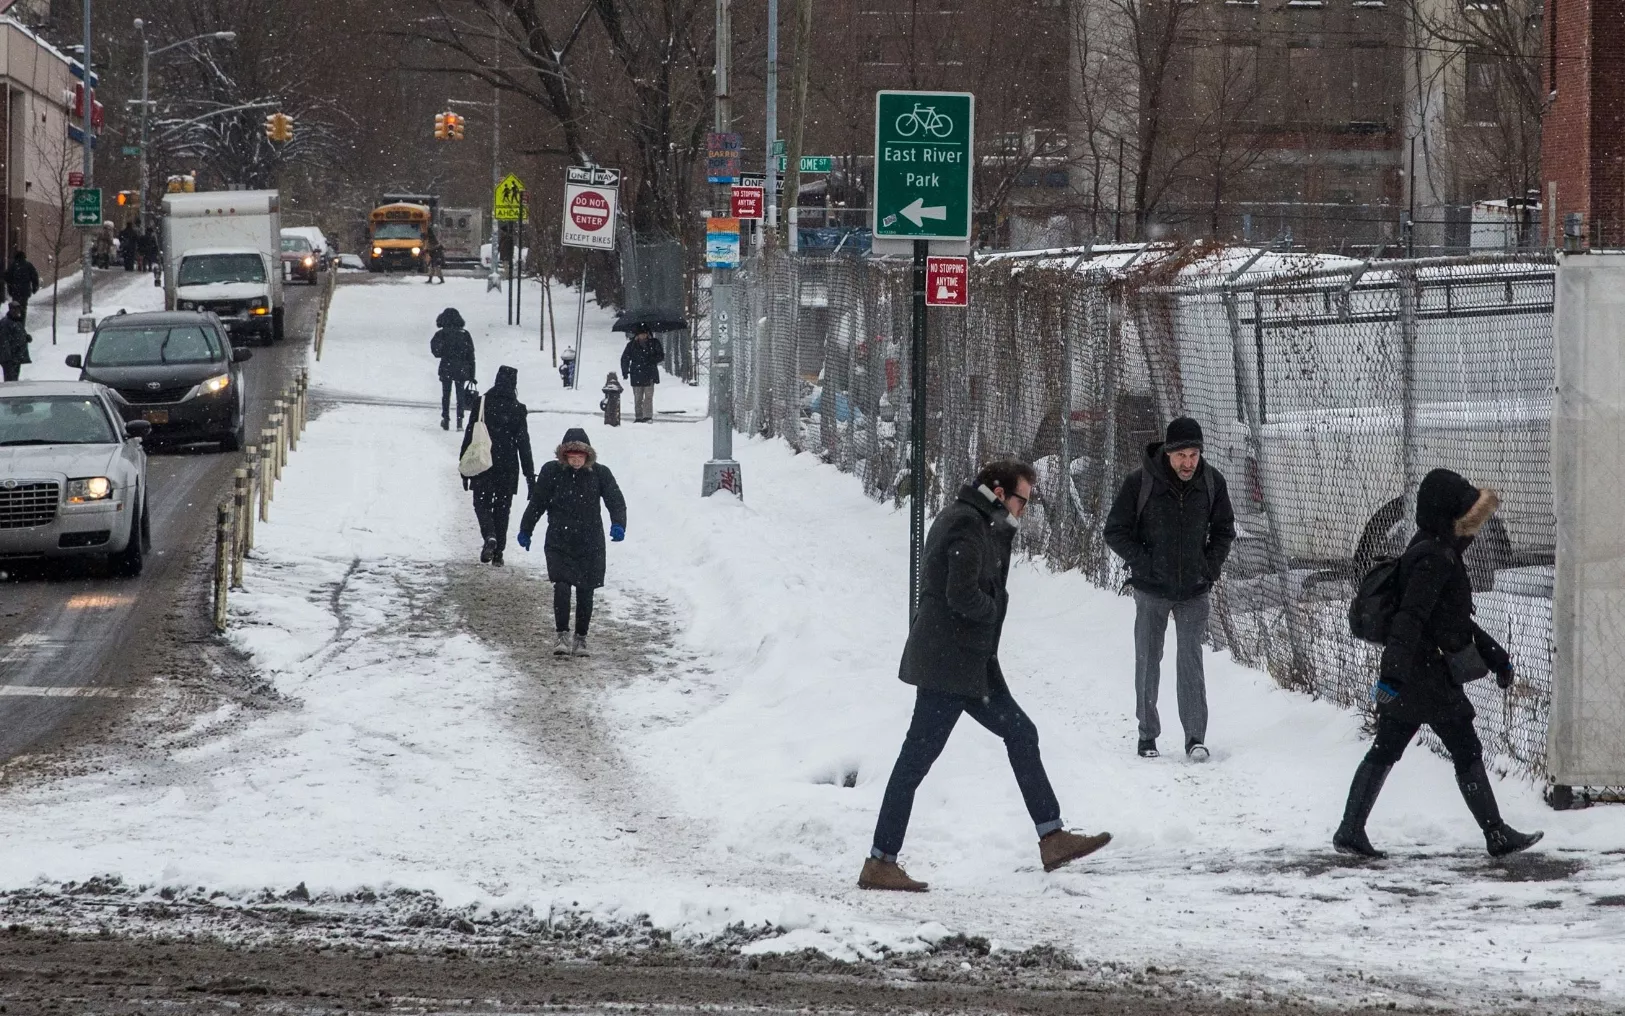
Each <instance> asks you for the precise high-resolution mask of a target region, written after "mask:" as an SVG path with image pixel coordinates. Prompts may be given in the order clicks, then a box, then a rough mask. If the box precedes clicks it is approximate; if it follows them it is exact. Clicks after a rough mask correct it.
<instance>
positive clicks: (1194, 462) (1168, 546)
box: [1104, 416, 1236, 762]
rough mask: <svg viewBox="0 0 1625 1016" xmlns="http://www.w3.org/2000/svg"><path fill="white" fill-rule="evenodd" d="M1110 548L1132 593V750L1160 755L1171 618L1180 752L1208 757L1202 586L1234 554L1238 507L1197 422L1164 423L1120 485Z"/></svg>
mask: <svg viewBox="0 0 1625 1016" xmlns="http://www.w3.org/2000/svg"><path fill="white" fill-rule="evenodd" d="M1104 535H1105V538H1106V545H1107V546H1108V547H1110V548H1111V549H1112V551H1113V553H1115V554H1116V555H1117V556H1118V557H1120V558H1122V559H1123V561H1124V563H1125V564H1127V565H1128V570H1129V580H1128V585H1129V586H1130V587H1131V588H1132V589H1133V591H1134V607H1135V615H1134V697H1135V711H1134V715H1135V717H1136V718H1137V719H1138V720H1139V725H1140V736H1139V745H1138V748H1137V750H1138V752H1139V755H1140V757H1141V758H1156V757H1157V754H1158V752H1157V737H1158V736H1159V735H1160V734H1161V733H1162V721H1161V719H1160V718H1159V717H1158V715H1157V692H1158V687H1159V685H1160V683H1161V679H1162V648H1163V642H1164V639H1165V637H1166V635H1167V633H1168V617H1169V615H1172V616H1173V619H1174V628H1175V632H1176V640H1177V645H1178V655H1177V660H1176V672H1177V691H1178V695H1179V721H1180V723H1181V724H1182V725H1183V726H1184V728H1185V755H1186V757H1187V758H1189V759H1190V760H1191V761H1193V762H1206V761H1207V760H1208V750H1207V744H1206V741H1207V681H1206V677H1205V676H1204V674H1203V671H1202V638H1203V636H1204V635H1206V633H1207V619H1208V590H1209V589H1211V588H1212V586H1213V583H1215V582H1217V581H1218V579H1219V572H1220V571H1221V570H1222V569H1223V568H1224V562H1225V559H1226V558H1227V557H1229V556H1230V544H1231V543H1232V542H1234V541H1235V538H1236V520H1235V513H1234V512H1233V511H1232V510H1231V508H1230V492H1229V488H1228V487H1227V486H1226V485H1225V482H1224V475H1223V474H1221V473H1220V472H1219V471H1218V470H1217V469H1215V468H1214V467H1213V466H1212V464H1210V463H1208V462H1206V461H1204V460H1203V459H1202V427H1201V424H1199V423H1197V422H1196V421H1195V420H1193V419H1191V418H1190V417H1188V416H1182V417H1180V418H1179V419H1177V420H1174V421H1173V422H1172V423H1170V424H1168V430H1167V433H1166V435H1165V437H1164V440H1162V441H1157V442H1153V443H1151V444H1150V445H1148V446H1147V447H1146V450H1145V459H1144V461H1143V462H1142V463H1141V465H1140V468H1138V469H1136V470H1134V471H1133V472H1132V473H1130V474H1129V475H1128V476H1127V477H1126V478H1125V479H1124V480H1123V485H1122V487H1120V488H1119V489H1118V491H1117V499H1116V500H1115V501H1113V502H1112V508H1111V512H1110V513H1109V514H1108V515H1107V516H1106V526H1105V532H1104Z"/></svg>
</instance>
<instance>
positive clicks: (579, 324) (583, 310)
mask: <svg viewBox="0 0 1625 1016" xmlns="http://www.w3.org/2000/svg"><path fill="white" fill-rule="evenodd" d="M586 317H587V252H586V251H582V252H581V295H580V297H578V298H577V300H576V368H575V372H574V373H572V374H571V375H570V387H571V388H580V387H581V361H582V360H583V359H585V357H583V356H582V355H581V354H582V353H583V352H585V350H583V349H582V348H581V335H582V328H583V326H584V324H585V321H586Z"/></svg>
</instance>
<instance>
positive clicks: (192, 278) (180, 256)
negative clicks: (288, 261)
mask: <svg viewBox="0 0 1625 1016" xmlns="http://www.w3.org/2000/svg"><path fill="white" fill-rule="evenodd" d="M163 243H164V306H165V307H167V308H168V309H169V310H207V311H213V312H214V313H215V314H216V315H218V316H219V317H220V320H221V321H223V322H225V325H226V329H227V331H229V332H230V333H231V337H232V340H233V341H234V342H239V341H240V342H250V341H254V340H258V341H260V342H277V341H281V339H282V321H283V302H282V216H281V212H280V209H279V203H278V198H277V192H276V191H269V190H264V191H205V192H203V193H195V194H166V195H164V236H163Z"/></svg>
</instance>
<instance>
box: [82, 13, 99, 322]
mask: <svg viewBox="0 0 1625 1016" xmlns="http://www.w3.org/2000/svg"><path fill="white" fill-rule="evenodd" d="M90 3H91V0H85V51H84V54H83V56H82V58H81V61H80V66H81V67H82V68H84V75H85V76H84V81H83V84H84V96H85V101H84V103H83V107H84V108H83V109H81V110H80V112H81V113H82V114H83V116H84V119H83V120H82V122H81V123H80V125H79V129H80V130H82V131H84V148H85V163H84V174H85V186H86V187H94V186H96V177H95V171H96V160H95V158H94V155H95V153H94V149H93V148H92V142H93V141H94V140H95V138H94V136H93V135H92V134H91V132H90V130H91V114H92V111H93V110H94V109H95V107H96V101H95V98H94V96H93V94H92V92H91V88H90V83H91V81H93V80H94V78H93V77H92V75H91V69H90ZM100 230H101V224H100V223H97V224H96V227H95V228H94V229H90V230H86V231H85V235H84V238H83V242H82V243H81V244H80V257H81V258H82V259H83V260H82V262H81V265H82V268H83V271H84V279H85V282H84V285H83V286H81V287H80V288H81V289H83V290H84V294H85V299H84V307H83V309H82V313H83V314H84V315H85V316H86V317H89V316H90V315H91V314H94V313H95V292H96V273H95V270H94V268H93V267H92V266H91V263H90V252H91V249H92V247H93V245H94V244H95V242H96V233H97V232H99V231H100ZM85 324H86V322H84V321H83V320H81V321H80V322H79V330H80V331H85V330H86V329H85ZM90 326H91V330H94V329H95V321H94V320H92V321H91V322H90Z"/></svg>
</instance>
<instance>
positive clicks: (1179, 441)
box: [1162, 416, 1202, 452]
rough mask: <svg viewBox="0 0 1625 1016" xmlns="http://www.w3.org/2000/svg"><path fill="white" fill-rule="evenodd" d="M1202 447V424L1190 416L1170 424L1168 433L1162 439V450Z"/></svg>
mask: <svg viewBox="0 0 1625 1016" xmlns="http://www.w3.org/2000/svg"><path fill="white" fill-rule="evenodd" d="M1201 447H1202V425H1201V424H1199V423H1197V422H1196V421H1195V420H1193V419H1191V418H1190V417H1188V416H1181V417H1180V418H1179V419H1177V420H1175V421H1173V422H1172V423H1170V424H1168V433H1167V434H1166V435H1164V437H1163V439H1162V450H1163V451H1165V452H1177V451H1182V450H1184V449H1186V448H1197V449H1200V448H1201Z"/></svg>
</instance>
